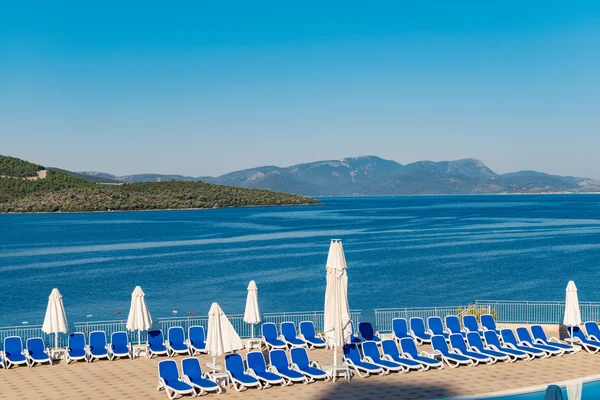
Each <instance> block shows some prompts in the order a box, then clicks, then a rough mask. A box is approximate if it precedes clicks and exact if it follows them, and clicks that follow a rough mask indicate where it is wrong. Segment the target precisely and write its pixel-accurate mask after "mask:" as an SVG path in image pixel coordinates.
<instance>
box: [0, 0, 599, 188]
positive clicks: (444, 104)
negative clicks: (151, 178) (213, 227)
mask: <svg viewBox="0 0 600 400" xmlns="http://www.w3.org/2000/svg"><path fill="white" fill-rule="evenodd" d="M12 3H13V4H9V2H0V154H9V155H14V156H18V157H23V158H26V159H29V160H33V161H36V162H39V163H42V164H44V165H52V166H60V167H63V168H67V169H71V170H101V171H105V172H111V173H115V174H132V173H141V172H161V173H181V174H189V175H195V176H201V175H218V174H222V173H225V172H229V171H232V170H236V169H242V168H248V167H253V166H258V165H266V164H274V165H280V166H287V165H292V164H295V163H299V162H306V161H314V160H320V159H338V158H342V157H347V156H358V155H365V154H374V155H378V156H381V157H384V158H389V159H393V160H396V161H398V162H401V163H409V162H413V161H417V160H424V159H428V160H448V159H458V158H466V157H475V158H480V159H482V160H484V161H485V162H486V164H487V165H488V166H490V167H491V168H492V169H494V170H496V171H497V172H510V171H515V170H520V169H536V170H542V171H545V172H551V173H558V174H564V175H566V174H569V175H580V176H591V177H595V178H600V157H598V155H597V154H598V149H600V112H599V110H600V2H597V1H579V2H565V1H552V0H546V1H501V2H500V1H497V2H496V1H490V2H482V1H455V2H450V1H423V2H415V1H411V2H408V1H407V2H404V1H393V2H377V1H374V2H351V1H350V2H349V1H345V2H311V1H302V2H281V1H273V2H261V1H257V2H246V1H240V2H236V1H223V2H199V1H190V2H184V1H182V2H171V3H169V4H168V3H166V2H148V1H146V2H139V3H136V2H133V1H132V2H111V1H105V2H97V3H89V2H56V4H55V3H50V2H39V3H32V2H27V1H23V2H12Z"/></svg>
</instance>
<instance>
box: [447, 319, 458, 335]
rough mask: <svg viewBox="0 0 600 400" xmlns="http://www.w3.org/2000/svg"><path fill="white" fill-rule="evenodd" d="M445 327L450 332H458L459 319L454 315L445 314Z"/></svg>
mask: <svg viewBox="0 0 600 400" xmlns="http://www.w3.org/2000/svg"><path fill="white" fill-rule="evenodd" d="M446 328H448V330H449V331H450V332H451V333H460V331H461V327H460V320H459V319H458V317H457V316H456V315H448V316H446Z"/></svg>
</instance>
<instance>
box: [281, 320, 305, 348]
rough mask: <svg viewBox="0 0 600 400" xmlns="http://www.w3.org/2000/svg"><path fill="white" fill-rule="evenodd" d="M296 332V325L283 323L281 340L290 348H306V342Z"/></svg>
mask: <svg viewBox="0 0 600 400" xmlns="http://www.w3.org/2000/svg"><path fill="white" fill-rule="evenodd" d="M297 335H298V333H297V331H296V324H295V323H293V322H291V321H287V322H282V323H281V338H282V339H283V341H284V342H285V343H286V344H287V345H288V346H290V347H306V346H307V345H306V342H305V341H304V340H302V339H300V338H299V337H298V336H297Z"/></svg>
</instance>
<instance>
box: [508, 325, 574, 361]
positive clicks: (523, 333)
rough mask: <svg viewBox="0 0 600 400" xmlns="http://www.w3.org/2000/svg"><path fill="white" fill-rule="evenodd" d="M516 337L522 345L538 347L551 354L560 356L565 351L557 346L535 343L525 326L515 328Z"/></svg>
mask: <svg viewBox="0 0 600 400" xmlns="http://www.w3.org/2000/svg"><path fill="white" fill-rule="evenodd" d="M517 337H518V338H519V343H520V344H521V345H523V346H527V347H531V348H534V349H540V350H543V351H545V352H546V353H548V354H550V355H553V356H562V355H563V354H565V351H564V350H562V349H559V348H558V347H554V346H550V345H547V344H539V343H535V342H534V340H533V338H532V337H531V335H530V334H529V330H527V328H525V327H519V328H517Z"/></svg>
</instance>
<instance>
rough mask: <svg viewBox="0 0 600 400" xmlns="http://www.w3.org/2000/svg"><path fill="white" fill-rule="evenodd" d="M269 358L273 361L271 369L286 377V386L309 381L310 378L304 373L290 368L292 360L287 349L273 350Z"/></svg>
mask: <svg viewBox="0 0 600 400" xmlns="http://www.w3.org/2000/svg"><path fill="white" fill-rule="evenodd" d="M296 348H297V347H296ZM269 360H270V361H271V365H270V368H269V369H270V370H271V371H274V372H275V373H277V374H279V376H281V377H282V378H283V379H284V381H285V385H286V386H287V385H292V384H294V383H298V382H301V383H308V378H306V376H304V374H303V373H301V372H299V371H296V370H294V369H292V368H290V362H289V361H288V358H287V354H286V353H285V350H281V349H276V350H271V351H270V352H269Z"/></svg>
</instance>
